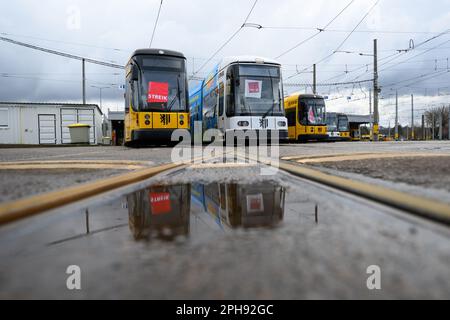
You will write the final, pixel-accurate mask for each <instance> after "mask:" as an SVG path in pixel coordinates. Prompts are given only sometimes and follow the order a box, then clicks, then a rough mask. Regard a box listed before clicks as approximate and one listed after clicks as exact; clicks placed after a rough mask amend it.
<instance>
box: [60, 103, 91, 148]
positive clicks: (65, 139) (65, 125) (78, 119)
mask: <svg viewBox="0 0 450 320" xmlns="http://www.w3.org/2000/svg"><path fill="white" fill-rule="evenodd" d="M75 123H82V124H88V125H90V126H91V132H90V143H91V144H94V143H95V113H94V110H92V109H61V143H63V144H68V143H71V140H70V131H69V126H70V125H72V124H75Z"/></svg>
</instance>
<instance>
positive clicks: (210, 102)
mask: <svg viewBox="0 0 450 320" xmlns="http://www.w3.org/2000/svg"><path fill="white" fill-rule="evenodd" d="M216 107H217V88H215V89H212V90H211V92H210V93H208V94H207V95H206V96H205V97H204V100H203V109H204V111H203V114H207V115H209V116H211V115H213V114H215V113H216Z"/></svg>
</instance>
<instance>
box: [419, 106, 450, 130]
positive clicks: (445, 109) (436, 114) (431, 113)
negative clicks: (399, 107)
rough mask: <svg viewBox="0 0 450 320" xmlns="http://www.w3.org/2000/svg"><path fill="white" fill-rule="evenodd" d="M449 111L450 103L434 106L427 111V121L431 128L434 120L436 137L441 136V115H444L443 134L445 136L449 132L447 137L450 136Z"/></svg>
mask: <svg viewBox="0 0 450 320" xmlns="http://www.w3.org/2000/svg"><path fill="white" fill-rule="evenodd" d="M449 112H450V105H449V106H441V107H433V108H431V109H429V110H428V111H426V112H425V123H426V126H427V127H429V128H432V127H433V121H434V127H435V129H436V130H435V132H434V137H435V138H438V137H439V127H440V125H441V117H442V129H443V130H442V134H443V136H445V134H446V133H447V138H448V134H449V131H448V129H449V122H448V117H449Z"/></svg>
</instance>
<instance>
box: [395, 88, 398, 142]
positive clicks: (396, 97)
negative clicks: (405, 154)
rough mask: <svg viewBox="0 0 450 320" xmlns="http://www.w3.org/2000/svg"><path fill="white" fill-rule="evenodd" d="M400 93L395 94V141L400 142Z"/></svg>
mask: <svg viewBox="0 0 450 320" xmlns="http://www.w3.org/2000/svg"><path fill="white" fill-rule="evenodd" d="M398 138H399V137H398V91H396V92H395V140H396V141H398V140H399V139H398Z"/></svg>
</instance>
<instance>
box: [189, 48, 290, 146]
mask: <svg viewBox="0 0 450 320" xmlns="http://www.w3.org/2000/svg"><path fill="white" fill-rule="evenodd" d="M189 97H190V98H189V100H190V105H191V107H190V120H191V121H190V124H191V133H192V135H193V138H194V139H195V136H194V135H195V134H197V135H200V136H201V137H203V134H204V132H205V131H206V130H208V129H218V130H219V131H220V132H221V134H222V135H223V136H224V137H225V139H226V137H227V135H229V134H231V135H233V136H234V135H235V134H236V133H238V132H239V133H242V132H244V133H251V135H250V136H251V137H256V138H261V137H262V136H265V137H267V139H270V137H271V136H272V134H273V133H275V132H276V134H278V137H279V139H280V141H284V140H286V139H287V137H288V124H287V119H286V117H285V111H284V100H283V84H282V76H281V65H280V63H278V62H276V61H274V60H270V59H265V58H259V57H255V56H239V57H229V58H224V59H223V60H222V62H221V63H219V64H218V65H216V66H215V67H214V69H213V70H212V71H211V72H210V73H209V75H208V77H207V78H206V79H204V80H203V81H202V82H201V83H200V84H199V85H198V86H197V87H196V88H194V89H193V90H191V92H190V95H189ZM195 122H198V123H201V131H200V132H198V131H199V130H194V124H195ZM262 133H264V135H263V134H262ZM200 141H202V140H200Z"/></svg>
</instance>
